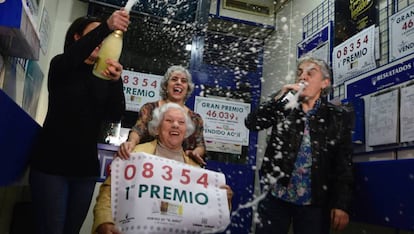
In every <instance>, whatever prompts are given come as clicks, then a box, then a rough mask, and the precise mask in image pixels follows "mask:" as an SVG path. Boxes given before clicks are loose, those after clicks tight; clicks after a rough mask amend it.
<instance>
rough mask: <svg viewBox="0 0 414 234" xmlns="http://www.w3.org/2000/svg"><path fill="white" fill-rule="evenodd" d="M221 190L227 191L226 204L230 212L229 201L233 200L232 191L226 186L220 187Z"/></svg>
mask: <svg viewBox="0 0 414 234" xmlns="http://www.w3.org/2000/svg"><path fill="white" fill-rule="evenodd" d="M220 188H221V189H225V190H227V202H228V203H229V209H230V210H231V200H232V199H233V190H231V188H230V186H228V185H227V184H225V185H221V186H220Z"/></svg>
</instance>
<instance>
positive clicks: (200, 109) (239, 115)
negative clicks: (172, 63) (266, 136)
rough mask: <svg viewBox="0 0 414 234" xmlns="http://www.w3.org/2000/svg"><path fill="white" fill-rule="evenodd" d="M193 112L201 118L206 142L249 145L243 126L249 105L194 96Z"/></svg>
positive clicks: (246, 131)
mask: <svg viewBox="0 0 414 234" xmlns="http://www.w3.org/2000/svg"><path fill="white" fill-rule="evenodd" d="M194 111H195V112H197V113H199V114H200V115H201V116H202V117H203V121H204V139H205V140H206V141H214V142H224V143H229V144H239V145H246V146H247V145H249V130H248V129H247V128H246V126H244V119H245V118H246V117H247V115H248V114H249V113H250V104H249V103H243V102H237V101H228V100H223V99H219V98H206V97H200V96H196V98H195V104H194Z"/></svg>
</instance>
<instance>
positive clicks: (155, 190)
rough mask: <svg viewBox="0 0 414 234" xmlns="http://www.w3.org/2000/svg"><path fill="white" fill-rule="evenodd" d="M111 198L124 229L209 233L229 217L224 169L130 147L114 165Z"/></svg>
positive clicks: (125, 231) (133, 232) (118, 223)
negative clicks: (202, 166) (211, 169)
mask: <svg viewBox="0 0 414 234" xmlns="http://www.w3.org/2000/svg"><path fill="white" fill-rule="evenodd" d="M111 177H112V180H111V202H112V212H113V217H114V220H115V223H116V226H118V228H119V229H120V230H121V232H122V233H123V234H129V233H130V234H137V233H139V234H141V233H142V234H144V233H145V234H146V233H163V234H164V233H165V234H167V233H210V232H214V231H215V230H221V231H224V230H225V228H226V227H227V225H228V224H229V223H230V211H229V208H228V202H227V191H226V190H225V189H221V188H219V187H220V186H221V185H224V184H225V183H226V181H225V177H224V175H223V174H222V173H218V172H214V171H210V170H206V169H202V168H198V167H194V166H190V165H187V164H184V163H181V162H177V161H174V160H170V159H166V158H163V157H159V156H155V155H151V154H146V153H141V152H140V153H132V154H131V157H130V159H128V160H121V159H120V158H116V159H115V160H114V161H113V162H112V166H111Z"/></svg>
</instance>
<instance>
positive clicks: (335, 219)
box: [331, 209, 349, 231]
mask: <svg viewBox="0 0 414 234" xmlns="http://www.w3.org/2000/svg"><path fill="white" fill-rule="evenodd" d="M348 223H349V215H348V213H346V212H345V211H343V210H340V209H332V210H331V226H332V229H333V230H335V231H342V230H343V229H344V228H345V227H346V225H348Z"/></svg>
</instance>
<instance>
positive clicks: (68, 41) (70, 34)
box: [63, 16, 102, 51]
mask: <svg viewBox="0 0 414 234" xmlns="http://www.w3.org/2000/svg"><path fill="white" fill-rule="evenodd" d="M93 22H99V23H102V20H101V19H100V18H98V17H92V16H83V17H79V18H77V19H76V20H75V21H73V23H72V24H71V25H70V27H69V28H68V31H67V32H66V37H65V45H64V47H63V50H64V51H66V49H67V48H69V47H70V46H71V45H72V44H73V43H74V42H75V38H74V37H75V35H76V34H78V35H80V36H82V35H83V31H84V30H85V28H86V27H87V26H88V25H89V24H90V23H93Z"/></svg>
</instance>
